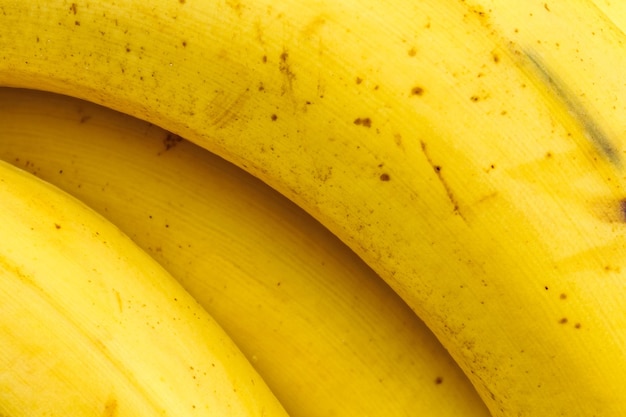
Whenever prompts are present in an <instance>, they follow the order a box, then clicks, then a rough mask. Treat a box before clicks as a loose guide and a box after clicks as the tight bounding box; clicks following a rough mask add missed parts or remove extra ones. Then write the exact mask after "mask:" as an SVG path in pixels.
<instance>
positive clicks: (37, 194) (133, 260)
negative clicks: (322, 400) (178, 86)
mask: <svg viewBox="0 0 626 417" xmlns="http://www.w3.org/2000/svg"><path fill="white" fill-rule="evenodd" d="M0 201H2V211H1V212H0V222H1V224H2V227H0V299H1V302H0V317H2V320H1V321H0V330H1V334H2V337H1V338H0V352H1V354H0V369H1V371H0V415H2V416H43V415H46V416H94V415H100V416H182V415H198V416H215V415H220V416H268V415H271V416H286V415H287V414H286V413H285V412H284V410H283V408H282V407H281V405H280V404H279V402H278V401H277V400H276V398H275V397H274V396H273V394H272V393H271V391H270V390H269V389H268V388H267V386H266V385H265V383H264V382H263V380H262V379H261V378H260V377H259V376H258V374H257V373H256V372H255V371H254V369H253V368H252V366H251V365H250V363H249V362H248V361H247V359H246V358H245V357H244V356H243V354H242V353H241V351H239V350H238V348H237V347H236V345H235V344H234V343H233V342H232V340H230V339H229V337H228V336H227V335H226V333H225V332H224V331H223V330H222V329H221V328H220V327H219V326H218V325H217V324H216V322H215V321H213V319H212V318H211V317H210V316H209V315H208V314H207V313H206V311H204V310H203V309H202V308H201V307H200V306H199V305H198V304H197V302H196V301H195V300H194V299H193V298H192V297H191V296H190V295H189V294H188V293H187V292H185V291H184V289H183V288H182V287H181V286H180V285H179V284H178V283H177V282H176V281H175V280H174V279H173V278H172V277H171V276H170V275H169V274H168V273H167V272H165V270H164V269H163V268H162V267H161V266H160V265H158V263H157V262H155V261H154V260H153V259H152V258H151V257H150V256H148V255H147V254H146V253H145V252H144V251H142V250H141V249H139V248H138V247H137V246H136V245H135V244H134V243H133V242H132V241H131V240H130V239H129V238H128V237H127V236H126V235H124V234H122V233H121V232H120V230H119V229H118V228H116V227H115V226H114V225H113V224H111V223H110V222H108V221H106V220H105V219H104V218H103V217H101V216H99V215H97V214H96V213H95V212H94V211H92V210H91V209H89V208H88V207H87V206H85V205H84V204H82V203H81V202H79V201H78V200H76V199H74V198H73V197H71V196H69V195H68V194H66V193H64V192H62V191H61V190H59V189H58V188H56V187H53V186H51V185H50V184H49V183H46V182H44V181H42V180H40V179H38V178H36V177H35V176H33V175H32V174H30V173H27V172H26V171H23V170H21V169H18V168H16V167H14V166H12V165H9V164H8V163H6V162H4V161H2V162H0Z"/></svg>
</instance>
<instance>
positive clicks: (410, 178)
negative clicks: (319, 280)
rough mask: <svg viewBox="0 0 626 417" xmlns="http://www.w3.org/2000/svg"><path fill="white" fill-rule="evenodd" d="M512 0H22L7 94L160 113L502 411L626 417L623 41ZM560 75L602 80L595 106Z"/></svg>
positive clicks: (580, 10)
mask: <svg viewBox="0 0 626 417" xmlns="http://www.w3.org/2000/svg"><path fill="white" fill-rule="evenodd" d="M504 4H505V2H487V1H486V0H485V1H473V2H468V1H445V2H441V1H429V2H410V1H408V0H406V1H402V2H394V3H393V4H391V3H390V2H382V3H381V2H376V3H375V4H373V3H363V2H359V3H356V2H341V3H337V2H329V1H328V2H326V1H311V2H310V3H304V4H303V3H302V2H295V1H285V2H281V3H280V4H277V3H275V2H270V1H269V0H268V1H261V0H257V1H255V2H238V1H225V2H221V1H208V0H207V1H204V2H202V1H196V2H185V1H180V2H178V3H176V2H165V1H157V2H151V3H150V4H149V5H146V4H145V3H143V2H138V1H136V2H127V3H124V5H123V6H119V5H104V4H97V3H96V4H94V3H82V2H75V3H71V4H68V3H64V2H60V1H59V2H47V3H46V4H45V5H40V4H35V3H33V4H22V3H18V2H11V3H7V4H5V5H3V7H2V13H3V18H4V21H5V25H4V26H3V28H2V29H1V30H2V32H0V41H1V44H0V46H1V47H2V51H3V53H4V55H3V59H2V60H0V83H2V84H4V85H13V86H25V87H30V88H41V89H49V90H53V91H57V92H62V93H66V94H70V95H74V96H78V97H81V98H86V99H89V100H91V101H94V102H98V103H102V104H105V105H107V106H110V107H112V108H115V109H117V110H121V111H123V112H125V113H128V114H132V115H135V116H138V117H141V118H144V119H146V120H149V121H151V122H153V123H155V124H157V125H159V126H162V127H164V128H167V129H168V130H170V131H172V132H175V133H177V134H179V135H181V136H183V137H186V138H188V139H189V140H191V141H193V142H196V143H198V144H200V145H202V146H204V147H206V148H208V149H210V150H211V151H213V152H215V153H217V154H218V155H220V156H222V157H224V158H226V159H228V160H230V161H233V162H235V163H236V164H237V165H239V166H240V167H243V168H244V169H246V170H248V171H249V172H251V173H253V174H254V175H255V176H258V177H259V178H261V179H263V180H264V181H265V182H267V183H268V184H270V185H271V186H273V187H275V188H276V189H278V190H279V191H280V192H281V193H283V194H284V195H286V196H288V197H289V198H290V199H292V200H293V201H295V202H296V203H297V204H299V205H300V206H302V207H304V208H305V209H306V210H307V211H308V212H309V213H311V214H312V215H314V216H315V217H316V218H317V219H318V220H320V221H321V222H322V223H323V224H324V225H325V226H327V227H328V228H329V229H330V230H331V231H333V232H334V233H335V234H336V235H337V236H339V237H340V238H341V239H342V240H343V241H344V242H346V243H347V244H348V245H349V246H350V247H352V248H353V249H354V250H355V251H356V252H357V253H358V254H359V255H360V256H361V257H362V258H363V259H364V260H365V261H366V262H367V263H368V264H369V265H370V266H371V267H372V268H373V269H374V270H376V272H377V273H378V274H379V275H380V276H381V277H382V278H383V279H385V280H386V281H387V282H388V283H389V284H390V285H391V287H392V288H394V289H395V290H396V291H397V292H398V294H400V295H401V296H402V297H403V298H404V299H405V300H406V301H407V303H408V304H409V305H410V306H411V307H412V308H413V309H414V310H415V311H416V312H417V313H418V315H419V316H420V317H421V318H423V319H424V321H425V322H426V324H428V326H429V327H430V328H431V329H432V330H433V331H434V332H435V333H436V335H437V336H438V338H439V339H440V340H441V341H442V343H443V344H444V346H445V347H446V348H447V349H448V350H449V351H450V352H451V354H452V355H453V356H454V358H455V359H456V360H457V362H458V363H459V364H460V365H461V366H462V367H463V369H464V370H465V371H466V373H467V374H468V375H469V377H470V378H471V379H472V381H473V383H474V384H475V385H476V386H477V388H478V390H479V392H480V394H481V395H482V397H483V398H484V400H485V401H486V402H487V404H488V406H489V408H490V410H491V412H492V414H494V415H495V416H505V415H514V414H517V415H539V414H541V415H557V414H559V413H561V414H565V415H572V416H576V415H580V416H588V415H594V414H600V415H619V414H621V413H623V411H624V408H625V407H624V406H623V400H622V399H623V398H626V383H625V382H626V381H625V378H626V377H624V375H626V372H623V369H621V367H620V366H619V364H622V363H623V362H624V357H623V352H624V351H626V341H625V340H624V337H623V336H622V335H623V334H624V332H623V331H622V329H624V328H625V327H626V317H624V314H622V313H620V312H621V308H620V307H619V306H621V305H623V304H624V302H625V301H626V300H624V299H623V297H624V296H623V295H622V294H623V291H621V288H622V287H621V283H622V282H623V280H624V274H626V272H625V271H626V269H625V267H624V266H623V261H622V259H623V256H622V249H621V248H622V247H623V244H624V242H623V240H624V237H623V223H624V215H623V212H624V210H623V206H624V204H623V198H624V191H623V179H622V175H621V171H620V168H619V166H617V165H615V164H614V163H613V162H612V161H611V160H610V158H606V155H603V154H602V152H600V151H599V149H600V150H601V149H602V147H598V146H597V141H596V142H594V137H593V135H589V132H590V131H589V129H586V128H585V126H602V127H603V129H602V131H604V132H607V133H606V135H607V137H608V138H610V139H609V140H610V142H609V143H610V144H611V149H615V150H620V149H623V141H622V140H620V139H619V136H621V135H619V133H620V132H621V130H620V129H622V127H623V121H624V119H623V111H622V110H623V105H622V101H621V97H625V96H626V91H624V90H625V89H626V86H624V83H623V82H622V80H621V74H620V73H619V71H614V68H615V67H616V66H617V67H618V68H621V67H623V65H622V64H623V60H624V54H623V47H622V45H623V44H624V35H623V33H621V32H619V31H616V30H615V27H614V26H611V25H608V24H607V22H608V21H609V20H610V19H607V18H606V16H604V15H601V14H600V13H599V12H598V10H597V9H594V8H593V7H591V6H589V4H590V3H588V2H584V1H581V2H576V4H575V5H574V6H571V3H570V2H565V1H563V0H562V1H550V2H545V1H543V2H539V1H534V0H533V1H531V2H517V3H516V4H515V5H511V4H510V2H506V6H507V7H501V6H502V5H504ZM507 8H508V9H507ZM509 11H512V12H513V14H510V13H509ZM569 11H571V13H570V12H569ZM557 12H558V13H557ZM515 13H517V14H515ZM540 13H541V14H540ZM507 16H520V19H519V21H514V22H513V23H511V21H507ZM50 22H52V23H50ZM509 25H513V27H512V28H511V26H509ZM503 28H505V29H506V28H508V29H507V30H508V31H505V30H504V29H503ZM516 29H517V32H516ZM546 29H550V32H548V31H547V30H546ZM557 29H558V30H557ZM511 32H512V33H513V35H511V36H510V37H509V36H508V35H509V34H510V33H511ZM529 33H530V34H534V35H532V36H531V37H524V36H525V35H527V34H529ZM550 33H551V35H550ZM516 34H521V35H519V36H521V37H520V38H515V37H513V36H518V35H516ZM555 35H557V36H558V37H559V39H558V42H555V38H554V36H555ZM525 40H531V41H532V44H530V45H529V44H526V43H524V42H523V41H525ZM546 45H547V46H548V47H547V48H546V49H542V47H545V46H546ZM531 47H532V48H531ZM524 51H533V53H534V54H535V55H534V56H537V57H541V62H542V63H543V65H545V70H540V71H537V70H535V69H533V65H532V63H531V62H529V61H528V60H527V59H525V58H524ZM561 59H562V60H563V62H565V63H567V64H569V65H570V66H569V67H568V68H566V67H565V66H563V65H558V62H559V60H561ZM590 62H591V63H593V64H591V65H583V64H582V63H586V64H589V63H590ZM543 74H549V77H550V78H552V79H554V80H558V81H559V85H566V86H568V87H570V90H569V91H571V92H572V95H571V97H581V90H580V89H579V86H585V88H586V89H585V90H584V92H585V94H588V95H589V97H591V99H590V100H587V99H581V101H580V102H581V103H582V104H581V105H582V106H586V107H584V108H585V109H586V111H585V112H583V113H580V112H578V113H577V112H576V111H574V112H572V111H571V109H572V107H571V106H569V107H568V105H567V97H555V91H556V92H558V89H555V88H554V87H553V86H552V85H546V84H545V82H543V81H542V80H545V79H546V77H545V76H544V75H543ZM580 74H584V77H581V78H585V79H587V80H595V82H585V83H583V84H578V85H577V84H576V83H572V82H573V80H574V81H575V80H576V77H577V76H580ZM587 87H588V89H587ZM598 93H600V94H598ZM601 93H606V95H605V96H604V97H606V100H601V99H599V98H602V97H603V96H602V94H601ZM557 95H558V94H557ZM594 97H595V98H594ZM574 108H577V107H574ZM572 113H573V114H572ZM580 114H589V115H593V116H594V120H593V121H592V122H588V121H586V120H579V119H580ZM612 116H615V119H614V120H615V121H613V118H612ZM591 132H593V129H592V130H591ZM598 283H600V284H598ZM590 352H598V354H597V355H590ZM616 364H618V365H616ZM597 381H602V384H598V383H597Z"/></svg>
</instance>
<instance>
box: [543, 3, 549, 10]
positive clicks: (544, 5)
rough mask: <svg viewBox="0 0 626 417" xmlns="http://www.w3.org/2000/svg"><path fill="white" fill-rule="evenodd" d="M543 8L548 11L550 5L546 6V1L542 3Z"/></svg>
mask: <svg viewBox="0 0 626 417" xmlns="http://www.w3.org/2000/svg"><path fill="white" fill-rule="evenodd" d="M543 8H544V9H546V10H547V11H550V7H548V3H544V4H543Z"/></svg>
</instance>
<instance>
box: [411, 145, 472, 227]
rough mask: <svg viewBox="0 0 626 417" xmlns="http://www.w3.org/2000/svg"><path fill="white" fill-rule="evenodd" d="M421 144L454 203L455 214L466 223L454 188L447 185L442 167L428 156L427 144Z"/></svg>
mask: <svg viewBox="0 0 626 417" xmlns="http://www.w3.org/2000/svg"><path fill="white" fill-rule="evenodd" d="M420 144H421V146H422V153H423V154H424V156H425V157H426V160H427V161H428V164H429V165H430V166H431V167H432V168H433V171H434V172H435V174H436V175H437V178H438V179H439V181H440V182H441V185H443V188H444V190H445V191H446V194H447V196H448V199H449V200H450V203H452V207H453V210H454V212H455V213H456V214H458V215H459V217H461V219H463V221H466V220H465V217H464V216H463V214H462V213H461V211H460V209H459V203H458V201H457V199H456V197H455V196H454V193H453V192H452V188H451V187H450V185H449V184H448V183H447V181H446V180H445V179H444V177H443V175H442V172H441V171H442V167H441V165H437V164H435V163H434V162H433V160H432V158H431V157H430V155H429V154H428V151H427V149H426V148H427V147H426V142H424V141H420Z"/></svg>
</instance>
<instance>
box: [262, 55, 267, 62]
mask: <svg viewBox="0 0 626 417" xmlns="http://www.w3.org/2000/svg"><path fill="white" fill-rule="evenodd" d="M261 61H262V62H263V63H264V64H266V63H267V55H263V56H262V57H261Z"/></svg>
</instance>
